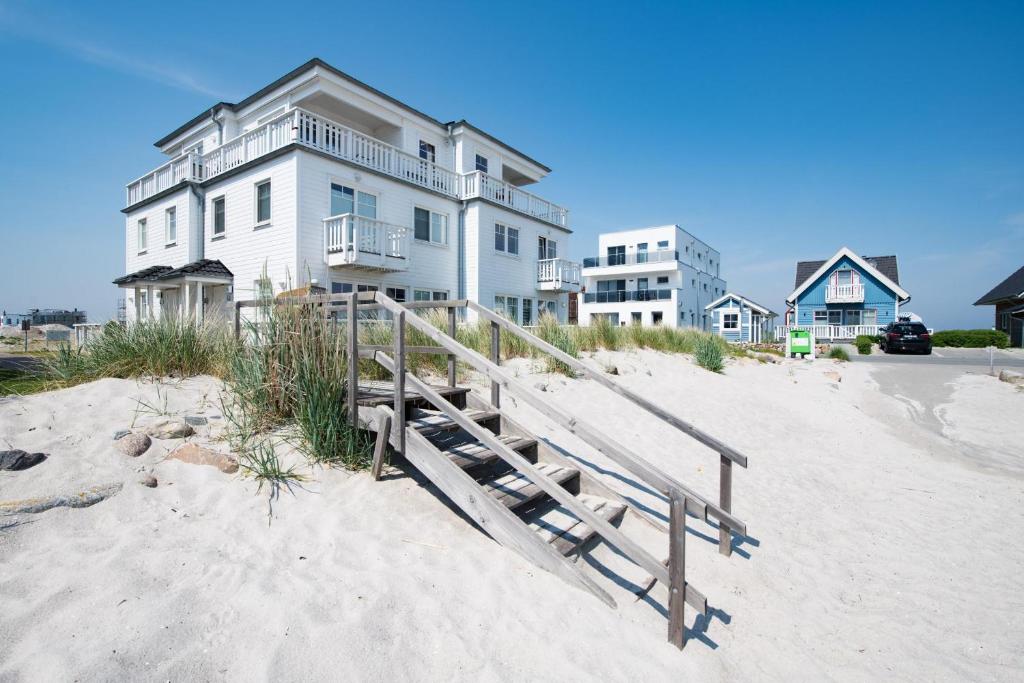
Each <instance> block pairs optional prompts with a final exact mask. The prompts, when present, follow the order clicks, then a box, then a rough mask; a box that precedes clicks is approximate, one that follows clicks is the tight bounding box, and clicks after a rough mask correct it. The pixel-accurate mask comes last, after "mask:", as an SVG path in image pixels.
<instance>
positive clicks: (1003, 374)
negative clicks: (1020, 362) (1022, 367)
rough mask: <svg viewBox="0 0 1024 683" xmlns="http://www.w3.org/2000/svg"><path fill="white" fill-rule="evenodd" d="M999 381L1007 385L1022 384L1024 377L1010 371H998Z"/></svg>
mask: <svg viewBox="0 0 1024 683" xmlns="http://www.w3.org/2000/svg"><path fill="white" fill-rule="evenodd" d="M999 381H1001V382H1007V383H1008V384H1024V375H1022V374H1020V373H1019V372H1013V371H1012V370H1000V371H999Z"/></svg>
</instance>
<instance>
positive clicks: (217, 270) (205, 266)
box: [157, 258, 234, 280]
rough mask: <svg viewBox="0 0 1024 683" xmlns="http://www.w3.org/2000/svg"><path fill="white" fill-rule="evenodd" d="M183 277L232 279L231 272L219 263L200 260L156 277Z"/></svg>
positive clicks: (166, 278)
mask: <svg viewBox="0 0 1024 683" xmlns="http://www.w3.org/2000/svg"><path fill="white" fill-rule="evenodd" d="M185 275H196V276H199V277H215V278H223V279H225V280H230V279H232V278H233V277H234V275H232V274H231V271H230V270H228V269H227V266H225V265H224V264H223V263H221V262H220V261H216V260H212V259H205V258H204V259H201V260H199V261H193V262H192V263H186V264H185V265H183V266H182V267H181V268H175V269H173V270H170V271H168V272H166V273H163V274H161V275H160V276H158V277H157V279H158V280H173V279H174V278H178V277H184V276H185Z"/></svg>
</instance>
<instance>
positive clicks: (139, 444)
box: [114, 432, 153, 458]
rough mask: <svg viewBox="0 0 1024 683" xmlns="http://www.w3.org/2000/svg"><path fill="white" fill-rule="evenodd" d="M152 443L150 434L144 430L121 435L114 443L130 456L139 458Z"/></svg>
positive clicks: (118, 448)
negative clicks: (143, 431) (144, 432)
mask: <svg viewBox="0 0 1024 683" xmlns="http://www.w3.org/2000/svg"><path fill="white" fill-rule="evenodd" d="M152 443H153V440H152V439H150V438H149V436H147V435H146V434H143V433H142V432H137V433H135V434H128V435H127V436H123V437H121V438H120V439H118V440H117V442H116V443H115V444H114V447H115V448H117V450H119V451H121V452H122V453H124V454H125V455H127V456H129V457H132V458H137V457H139V456H140V455H142V454H143V453H145V452H146V451H147V450H149V447H150V445H151V444H152Z"/></svg>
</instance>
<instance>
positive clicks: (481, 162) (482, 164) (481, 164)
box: [476, 154, 487, 173]
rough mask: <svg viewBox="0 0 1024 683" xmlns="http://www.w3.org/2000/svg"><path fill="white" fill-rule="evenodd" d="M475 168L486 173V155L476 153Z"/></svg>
mask: <svg viewBox="0 0 1024 683" xmlns="http://www.w3.org/2000/svg"><path fill="white" fill-rule="evenodd" d="M476 170H478V171H483V172H484V173H487V157H484V156H480V155H479V154H477V155H476Z"/></svg>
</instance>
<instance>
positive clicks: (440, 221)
mask: <svg viewBox="0 0 1024 683" xmlns="http://www.w3.org/2000/svg"><path fill="white" fill-rule="evenodd" d="M412 222H413V235H414V236H415V237H416V239H418V240H420V241H421V242H433V243H434V244H448V214H444V213H435V212H433V211H428V210H427V209H421V208H420V207H418V206H417V207H416V208H415V209H413V219H412Z"/></svg>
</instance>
